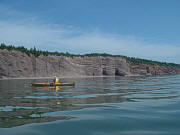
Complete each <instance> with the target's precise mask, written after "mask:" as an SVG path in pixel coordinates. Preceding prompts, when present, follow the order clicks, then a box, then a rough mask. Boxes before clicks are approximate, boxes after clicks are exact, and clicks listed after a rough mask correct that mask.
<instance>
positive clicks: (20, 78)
mask: <svg viewBox="0 0 180 135" xmlns="http://www.w3.org/2000/svg"><path fill="white" fill-rule="evenodd" d="M134 76H143V75H126V76H57V77H58V78H102V77H104V78H112V77H134ZM53 77H54V76H52V77H18V78H0V80H23V79H25V80H29V79H30V80H31V79H34V80H36V79H53Z"/></svg>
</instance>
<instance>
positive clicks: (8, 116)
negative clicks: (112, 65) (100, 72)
mask: <svg viewBox="0 0 180 135" xmlns="http://www.w3.org/2000/svg"><path fill="white" fill-rule="evenodd" d="M42 81H49V80H0V135H37V134H38V135H60V134H62V135H68V134H70V135H71V134H77V135H121V134H122V135H136V134H137V135H157V134H158V135H161V134H162V135H179V134H180V128H179V127H180V75H176V76H151V77H104V78H76V79H61V81H63V82H75V83H76V85H75V86H74V87H69V86H68V87H31V85H30V83H32V82H42Z"/></svg>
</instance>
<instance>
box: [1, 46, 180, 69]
mask: <svg viewBox="0 0 180 135" xmlns="http://www.w3.org/2000/svg"><path fill="white" fill-rule="evenodd" d="M0 49H7V50H9V51H11V50H16V51H20V52H23V53H26V54H27V55H28V56H30V55H34V56H35V57H38V56H40V55H44V56H48V55H55V56H67V57H84V56H88V57H93V56H103V57H123V58H125V59H127V60H128V61H130V62H132V63H135V64H151V65H161V66H171V67H179V68H180V64H175V63H166V62H158V61H153V60H146V59H140V58H134V57H127V56H122V55H111V54H107V53H91V54H84V55H80V54H70V53H68V52H66V53H63V52H49V51H42V50H38V49H36V48H35V47H34V48H31V49H27V48H25V47H24V46H18V47H15V46H13V45H5V44H3V43H2V44H1V45H0Z"/></svg>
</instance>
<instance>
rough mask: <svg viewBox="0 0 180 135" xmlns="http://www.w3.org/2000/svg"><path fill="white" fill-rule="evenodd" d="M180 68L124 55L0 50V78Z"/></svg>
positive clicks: (169, 71)
mask: <svg viewBox="0 0 180 135" xmlns="http://www.w3.org/2000/svg"><path fill="white" fill-rule="evenodd" d="M178 73H180V68H178V67H173V66H161V65H158V64H155V65H154V64H137V63H134V62H132V61H130V60H128V59H127V58H125V57H121V56H119V57H111V56H107V57H105V56H83V57H82V56H74V57H67V56H55V55H49V56H43V55H40V56H38V57H35V56H34V55H32V54H30V55H27V54H26V53H23V52H21V51H17V50H11V51H9V50H6V49H0V78H21V77H52V76H54V75H56V76H59V77H61V76H73V77H76V76H115V75H117V76H126V75H127V76H128V75H163V74H178Z"/></svg>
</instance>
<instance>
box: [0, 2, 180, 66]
mask: <svg viewBox="0 0 180 135" xmlns="http://www.w3.org/2000/svg"><path fill="white" fill-rule="evenodd" d="M179 7H180V0H0V43H5V44H12V45H15V46H22V45H23V46H25V47H27V48H31V47H34V46H35V47H36V48H38V49H41V50H48V51H59V52H69V53H75V54H85V53H110V54H117V55H125V56H130V57H138V58H145V59H150V60H157V61H163V62H174V63H179V64H180V8H179Z"/></svg>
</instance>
